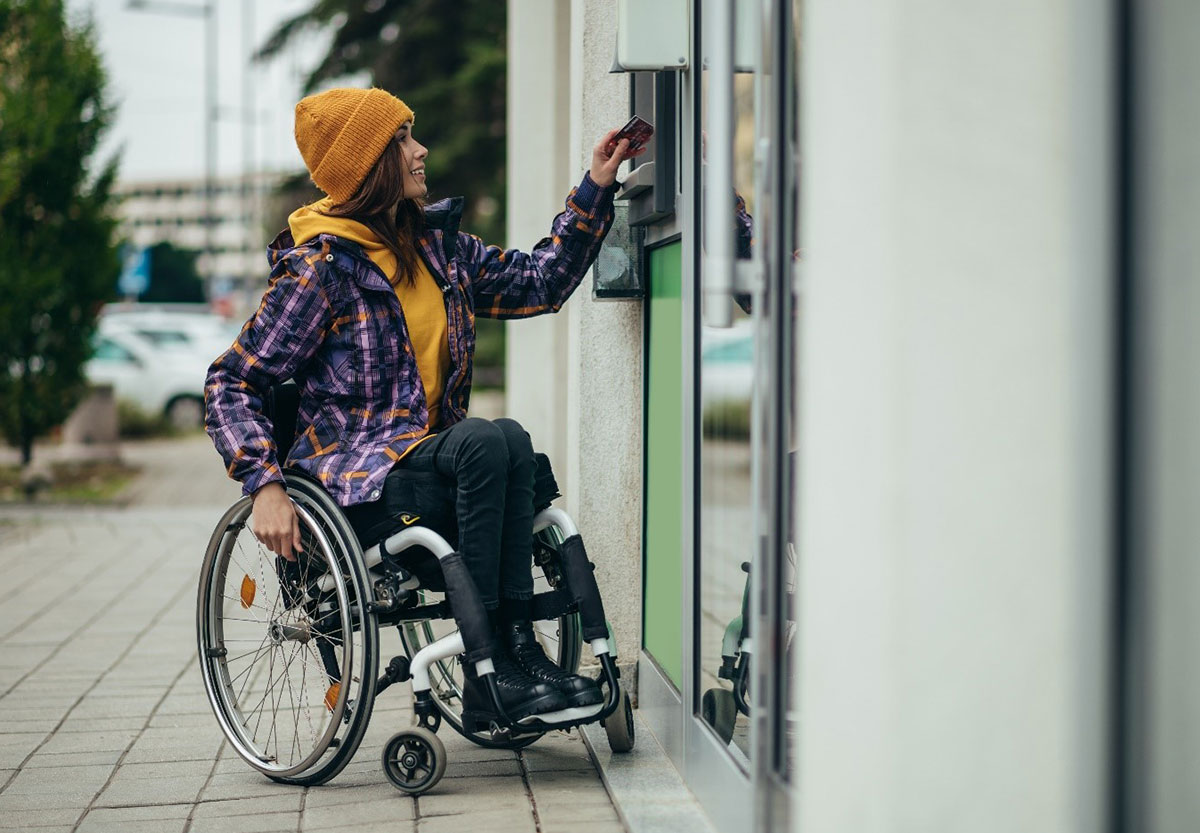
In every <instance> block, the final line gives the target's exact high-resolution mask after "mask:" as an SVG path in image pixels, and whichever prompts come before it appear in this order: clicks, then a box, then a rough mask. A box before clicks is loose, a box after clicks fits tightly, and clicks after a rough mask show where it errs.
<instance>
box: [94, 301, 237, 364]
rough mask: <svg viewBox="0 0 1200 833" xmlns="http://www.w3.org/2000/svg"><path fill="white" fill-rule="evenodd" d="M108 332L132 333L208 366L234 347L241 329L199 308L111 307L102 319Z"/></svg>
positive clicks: (102, 323)
mask: <svg viewBox="0 0 1200 833" xmlns="http://www.w3.org/2000/svg"><path fill="white" fill-rule="evenodd" d="M100 326H101V328H102V329H103V330H104V331H106V332H117V331H125V332H132V333H135V334H137V335H138V336H141V337H142V338H143V339H146V340H147V341H149V342H150V343H152V344H154V345H155V346H156V347H159V348H162V349H165V350H171V351H178V352H184V353H187V354H189V355H192V356H199V357H203V358H204V359H206V360H207V362H208V363H211V362H212V360H213V359H215V358H216V357H217V356H219V355H221V354H222V353H224V352H225V351H226V350H228V349H229V346H230V345H231V344H233V340H234V338H236V337H237V334H238V332H239V331H240V330H241V326H240V325H239V324H236V323H231V322H229V321H228V320H226V319H225V318H222V317H221V316H219V315H214V314H212V313H210V312H204V311H201V310H195V309H186V310H179V309H170V308H163V307H154V306H150V307H146V308H143V307H141V306H138V305H134V306H124V305H110V306H108V307H106V308H105V309H104V311H103V313H102V314H101V316H100Z"/></svg>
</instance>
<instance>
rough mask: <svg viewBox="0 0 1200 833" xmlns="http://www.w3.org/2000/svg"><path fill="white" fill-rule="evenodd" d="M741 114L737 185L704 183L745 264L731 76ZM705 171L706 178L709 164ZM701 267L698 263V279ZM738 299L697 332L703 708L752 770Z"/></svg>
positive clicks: (750, 371)
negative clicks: (725, 215) (724, 213)
mask: <svg viewBox="0 0 1200 833" xmlns="http://www.w3.org/2000/svg"><path fill="white" fill-rule="evenodd" d="M702 100H703V96H702ZM734 116H735V123H734V125H733V137H734V166H733V173H734V183H733V185H734V187H733V189H732V190H728V191H727V190H725V189H727V188H728V184H726V185H725V186H724V187H722V186H720V185H715V184H714V185H711V186H710V185H709V183H707V182H704V183H702V193H703V194H704V197H705V199H709V198H717V199H725V200H728V204H729V208H730V211H731V213H733V214H734V216H735V228H736V230H737V245H736V247H735V252H736V254H737V257H738V258H748V257H749V256H750V251H751V247H750V242H751V236H752V230H751V223H752V221H751V219H750V218H751V215H752V213H753V210H754V159H753V152H754V77H753V76H752V75H748V74H739V75H737V76H736V77H735V78H734ZM706 119H707V114H706V113H702V116H701V121H702V130H701V139H702V147H701V151H702V153H704V152H705V151H706V150H707V149H706V148H705V147H704V141H705V139H706V135H707V134H706V131H705V130H704V128H705V127H706V126H707V122H706V121H705V120H706ZM702 170H704V171H705V174H706V173H707V169H706V168H705V167H703V166H702ZM705 179H707V177H705ZM713 188H719V189H721V190H719V191H715V192H714V191H713V190H712V189H713ZM722 191H724V193H722ZM714 193H715V194H716V196H715V197H714ZM701 216H703V213H702V212H701ZM703 261H704V258H700V262H701V270H700V271H701V274H700V280H701V281H703V280H704V278H705V275H704V274H703ZM702 285H703V284H702ZM701 295H703V293H701ZM734 300H736V301H737V305H736V306H735V308H734V314H733V326H732V327H729V328H712V327H701V328H700V355H699V368H698V370H699V373H698V376H699V391H698V398H699V402H700V442H699V446H700V451H699V460H698V465H697V470H698V471H699V475H700V494H699V498H700V505H699V513H698V514H699V546H698V551H699V553H698V555H699V558H698V565H697V566H698V569H697V590H698V601H699V611H698V615H697V628H698V638H697V642H698V646H697V647H698V650H699V656H698V659H697V663H696V665H697V674H698V684H699V685H698V692H699V699H700V702H699V703H698V704H697V705H698V710H699V713H700V715H701V716H702V718H703V719H704V720H705V721H706V722H707V723H708V724H709V726H711V727H712V729H713V731H714V732H715V733H716V734H717V736H718V737H720V738H721V739H722V740H723V741H724V742H725V743H727V744H729V748H730V750H731V753H732V754H733V755H734V757H735V759H737V760H739V761H740V762H741V763H742V765H743V766H744V767H746V768H747V769H748V768H749V755H750V746H749V727H750V721H749V700H748V698H749V689H748V684H749V661H750V654H749V650H748V649H749V647H750V645H749V642H748V641H747V640H748V639H749V637H750V633H749V621H750V611H749V608H748V606H749V588H750V570H751V569H752V566H751V562H752V560H753V558H752V552H753V550H754V548H755V538H754V534H755V533H754V514H753V502H752V501H753V496H754V493H755V489H754V487H753V481H752V478H753V466H752V459H753V449H754V447H755V438H754V437H753V427H752V420H751V400H752V394H753V389H754V379H755V373H756V366H757V363H756V361H755V359H756V348H755V326H754V317H753V314H752V312H751V310H752V304H751V303H750V299H749V297H748V296H746V297H740V296H737V295H735V298H734Z"/></svg>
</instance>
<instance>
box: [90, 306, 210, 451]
mask: <svg viewBox="0 0 1200 833" xmlns="http://www.w3.org/2000/svg"><path fill="white" fill-rule="evenodd" d="M205 356H206V353H205V352H193V351H189V350H181V349H178V348H168V349H163V348H161V347H159V346H158V345H156V344H155V343H154V342H153V341H152V340H150V339H149V338H146V337H144V336H141V335H138V334H137V333H136V332H133V331H132V330H131V329H128V328H125V327H123V326H114V325H112V324H108V323H106V322H105V321H104V320H103V319H101V323H100V327H99V328H98V329H97V332H96V335H95V338H94V349H93V353H92V358H91V359H90V360H89V361H88V362H87V364H86V365H85V366H84V373H85V374H86V375H87V379H88V381H89V382H91V383H92V384H111V385H112V386H113V393H114V395H115V396H116V397H117V399H120V400H124V401H126V402H130V403H132V404H134V405H136V406H137V407H138V408H140V409H141V410H143V411H145V412H146V413H149V414H163V415H165V416H166V417H167V419H169V420H170V421H171V423H172V424H173V425H175V426H176V427H179V428H195V427H197V426H200V425H203V424H204V377H205V374H206V373H207V371H208V366H209V364H210V363H211V358H205Z"/></svg>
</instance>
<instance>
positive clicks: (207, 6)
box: [125, 0, 217, 292]
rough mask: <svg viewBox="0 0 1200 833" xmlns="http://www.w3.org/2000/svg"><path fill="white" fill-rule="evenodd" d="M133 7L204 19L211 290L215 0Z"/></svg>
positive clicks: (146, 1) (138, 0)
mask: <svg viewBox="0 0 1200 833" xmlns="http://www.w3.org/2000/svg"><path fill="white" fill-rule="evenodd" d="M125 7H126V8H127V9H130V10H132V11H144V12H156V13H160V14H172V15H176V16H179V17H191V18H203V19H204V42H205V49H204V216H203V217H202V218H201V220H202V224H203V226H204V260H205V273H206V274H205V276H204V277H205V279H206V281H205V282H206V287H205V289H206V290H208V291H209V292H211V290H212V282H213V278H214V277H215V276H216V268H215V260H216V254H215V248H216V247H215V246H214V245H213V218H214V214H215V212H214V209H213V200H214V197H215V194H216V179H217V9H216V2H215V0H204V2H203V3H199V4H197V3H176V2H172V0H127V2H126V4H125Z"/></svg>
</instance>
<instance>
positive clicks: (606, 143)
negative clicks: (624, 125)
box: [596, 127, 621, 156]
mask: <svg viewBox="0 0 1200 833" xmlns="http://www.w3.org/2000/svg"><path fill="white" fill-rule="evenodd" d="M620 131H621V129H620V128H619V127H614V128H613V129H612V130H610V131H608V132H607V133H605V134H604V138H603V139H601V140H600V141H599V143H598V144H597V145H596V149H597V150H598V151H600V152H601V153H603V154H604V155H605V156H611V155H612V152H613V150H614V147H613V138H614V137H615V136H616V135H617V134H618V133H619V132H620Z"/></svg>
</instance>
